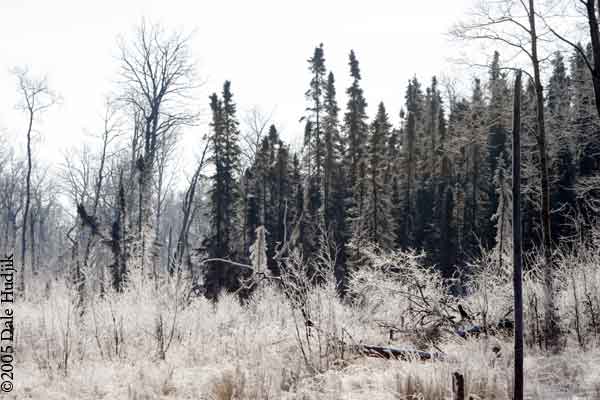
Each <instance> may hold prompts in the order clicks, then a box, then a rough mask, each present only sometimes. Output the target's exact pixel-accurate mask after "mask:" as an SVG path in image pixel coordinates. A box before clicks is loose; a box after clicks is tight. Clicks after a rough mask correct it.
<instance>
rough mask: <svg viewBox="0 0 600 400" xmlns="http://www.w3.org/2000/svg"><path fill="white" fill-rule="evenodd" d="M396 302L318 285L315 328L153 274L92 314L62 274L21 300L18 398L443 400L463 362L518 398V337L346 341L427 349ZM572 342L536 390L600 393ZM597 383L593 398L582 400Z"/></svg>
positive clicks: (277, 309)
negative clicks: (433, 348)
mask: <svg viewBox="0 0 600 400" xmlns="http://www.w3.org/2000/svg"><path fill="white" fill-rule="evenodd" d="M436 284H437V283H436ZM370 290H374V289H372V288H371V289H370ZM492 292H493V291H492ZM42 293H43V294H42ZM488 295H489V296H491V298H494V299H496V297H494V296H496V295H495V294H494V293H488ZM374 298H375V297H374ZM384 300H386V301H383V302H381V301H377V303H376V304H377V306H376V307H373V305H372V304H371V303H369V302H368V301H367V302H366V303H364V302H363V304H360V302H356V303H357V305H354V306H351V305H348V304H343V303H342V302H340V301H339V300H338V297H337V296H336V294H335V290H334V288H333V286H332V285H330V284H329V285H324V286H323V287H317V288H315V289H313V290H312V292H311V293H310V295H309V302H308V304H307V310H308V311H309V312H310V315H311V321H313V323H314V325H315V326H314V327H312V328H307V327H306V326H305V325H304V321H303V319H302V317H301V316H300V315H299V312H298V311H297V310H294V309H293V308H292V307H290V304H289V301H288V298H286V297H285V296H284V295H283V294H282V293H281V290H280V289H279V288H277V287H275V286H274V285H273V286H271V285H266V286H263V287H261V288H260V289H259V290H258V291H257V292H256V293H255V296H254V297H253V299H252V300H250V301H249V302H248V303H247V304H244V305H241V304H240V303H239V302H238V300H237V298H236V297H235V296H233V295H225V296H223V297H222V298H221V299H220V301H219V302H217V303H212V302H210V301H208V300H206V299H204V298H202V297H191V298H190V297H188V290H187V288H185V287H181V286H178V285H177V284H176V283H174V282H171V283H169V282H165V283H163V284H161V285H159V287H158V288H156V287H155V285H154V283H152V282H148V283H146V284H145V285H131V286H130V287H129V288H128V289H127V291H126V292H125V293H123V294H119V295H117V294H114V293H108V294H107V295H105V296H104V297H103V298H101V297H99V296H95V297H91V298H90V297H88V298H87V300H86V308H85V313H84V314H83V315H80V314H79V311H78V310H77V309H76V308H75V306H74V304H75V295H74V293H73V292H72V291H71V290H69V289H68V288H66V287H65V286H64V285H61V284H57V283H55V284H54V285H53V286H52V287H51V288H50V289H49V290H46V291H45V292H44V291H40V295H39V298H37V299H29V300H27V301H26V302H21V303H19V304H18V305H17V307H16V309H15V315H16V341H17V342H16V344H17V348H16V355H17V356H16V359H17V365H16V368H15V380H14V382H15V390H14V392H13V393H12V394H11V395H10V396H9V397H8V398H15V399H28V398H31V399H44V400H54V399H82V400H83V399H139V400H141V399H148V400H149V399H215V400H224V399H369V400H375V399H444V398H450V396H451V374H452V373H453V372H455V371H458V372H461V373H463V374H464V376H465V379H466V384H467V387H466V389H467V392H468V393H469V394H470V395H471V396H472V397H473V398H474V399H477V398H486V399H509V398H511V396H510V393H511V390H512V389H511V381H512V362H513V360H512V343H511V340H510V338H505V339H502V338H500V339H498V338H480V339H471V340H469V341H464V340H462V339H460V338H457V337H453V336H451V335H446V336H444V337H443V338H442V339H440V340H439V342H438V343H437V346H438V347H439V348H441V349H442V350H443V351H444V352H446V353H447V354H448V358H447V360H446V361H437V362H421V361H411V362H405V361H395V360H382V359H374V358H366V357H361V356H359V355H357V354H352V353H350V352H349V351H348V350H347V349H343V348H341V347H340V346H339V341H340V340H343V341H345V342H346V343H349V344H355V343H358V342H361V343H365V344H373V345H387V344H391V345H394V346H396V347H406V348H414V346H415V344H414V343H413V340H412V337H410V336H402V335H398V336H397V338H396V339H395V340H394V341H390V340H389V331H388V329H387V328H382V327H381V326H380V325H379V324H378V322H379V320H380V318H382V317H385V318H386V320H388V322H395V323H397V324H400V320H401V319H402V315H401V314H402V313H404V310H403V309H402V304H403V303H402V301H401V300H399V299H394V298H388V299H384ZM440 301H441V300H440ZM478 301H479V300H478ZM497 301H499V300H497ZM488 306H489V307H491V308H494V309H495V308H497V307H499V305H497V304H494V303H492V304H488ZM494 312H495V311H494ZM493 346H500V347H501V352H500V353H501V357H499V358H498V357H496V355H495V353H494V352H493V351H492V347H493ZM568 349H569V350H566V351H564V352H563V353H561V354H560V355H555V356H549V355H545V354H543V353H541V352H539V350H535V349H527V359H526V363H525V365H526V391H527V393H528V394H529V395H530V396H531V398H539V399H549V398H600V351H599V350H598V348H597V347H595V346H594V345H592V343H591V342H589V343H587V345H586V350H585V351H584V350H582V349H580V348H579V347H578V346H577V345H576V342H573V340H572V339H570V341H569V347H568ZM584 390H586V391H587V395H586V396H587V397H585V396H582V395H581V394H580V395H579V397H576V394H577V393H582V391H584Z"/></svg>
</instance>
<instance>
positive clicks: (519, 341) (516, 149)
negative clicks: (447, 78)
mask: <svg viewBox="0 0 600 400" xmlns="http://www.w3.org/2000/svg"><path fill="white" fill-rule="evenodd" d="M520 135H521V70H518V71H517V75H516V77H515V92H514V103H513V136H512V137H513V145H512V148H513V151H512V156H513V162H512V190H513V227H512V228H513V268H514V272H513V285H514V305H515V376H514V383H515V386H514V393H513V394H514V396H513V399H514V400H523V265H522V248H521V141H520V140H521V138H520Z"/></svg>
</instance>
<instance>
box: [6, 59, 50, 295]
mask: <svg viewBox="0 0 600 400" xmlns="http://www.w3.org/2000/svg"><path fill="white" fill-rule="evenodd" d="M14 73H15V75H16V76H17V79H18V81H19V82H18V85H19V86H18V87H19V91H20V92H21V104H20V105H19V108H20V109H21V110H23V111H25V113H26V114H27V130H26V138H27V139H26V140H27V172H26V178H25V207H24V209H23V222H22V224H21V268H22V271H21V279H20V291H21V293H23V294H25V269H26V267H25V256H26V254H27V226H28V221H27V219H28V217H29V207H30V204H31V171H32V159H31V158H32V155H31V141H32V138H31V134H32V132H33V124H34V121H35V118H36V116H37V115H39V114H40V113H41V112H43V111H44V110H46V109H48V108H49V107H50V106H51V105H52V104H54V103H55V101H56V96H55V95H54V93H53V92H52V91H51V90H50V89H49V88H48V83H47V81H46V79H45V78H43V79H36V78H32V77H31V76H30V75H29V71H28V70H27V69H16V70H14Z"/></svg>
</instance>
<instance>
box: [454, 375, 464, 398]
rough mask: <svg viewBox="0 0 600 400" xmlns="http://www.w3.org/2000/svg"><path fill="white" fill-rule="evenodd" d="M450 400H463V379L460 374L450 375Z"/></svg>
mask: <svg viewBox="0 0 600 400" xmlns="http://www.w3.org/2000/svg"><path fill="white" fill-rule="evenodd" d="M452 400H465V377H464V376H463V375H462V374H461V373H460V372H454V373H453V374H452Z"/></svg>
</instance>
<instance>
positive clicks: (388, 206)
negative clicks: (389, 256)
mask: <svg viewBox="0 0 600 400" xmlns="http://www.w3.org/2000/svg"><path fill="white" fill-rule="evenodd" d="M391 130H392V125H391V124H390V122H389V118H388V115H387V112H386V110H385V106H384V104H383V102H382V103H379V107H378V109H377V115H376V117H375V120H374V121H373V123H372V125H371V134H370V136H369V140H368V146H367V192H368V195H367V201H366V205H365V222H364V228H365V229H364V233H365V234H366V238H367V239H368V240H369V242H371V243H374V244H376V245H377V246H379V247H380V248H381V249H383V250H391V249H392V248H393V247H394V244H395V242H396V236H395V234H396V229H395V226H394V220H393V218H392V207H393V206H392V198H391V184H390V183H391V182H390V180H389V178H388V176H387V174H388V171H387V168H388V159H387V158H386V148H387V146H388V145H389V142H390V138H391ZM355 234H356V233H355Z"/></svg>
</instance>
